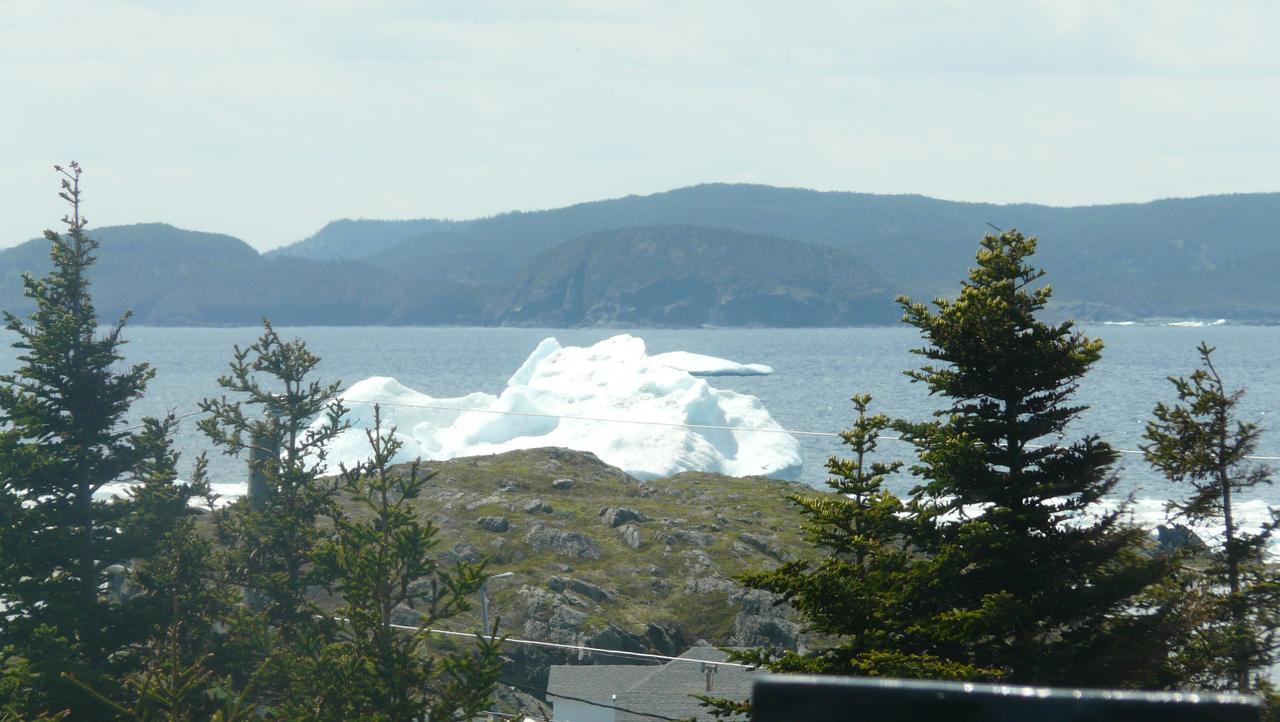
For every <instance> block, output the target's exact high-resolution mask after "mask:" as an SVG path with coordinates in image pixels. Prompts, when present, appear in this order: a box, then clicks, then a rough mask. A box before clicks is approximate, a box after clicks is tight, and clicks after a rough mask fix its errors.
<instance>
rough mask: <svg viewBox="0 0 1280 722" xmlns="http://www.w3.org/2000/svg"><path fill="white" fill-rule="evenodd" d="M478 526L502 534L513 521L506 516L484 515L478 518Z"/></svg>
mask: <svg viewBox="0 0 1280 722" xmlns="http://www.w3.org/2000/svg"><path fill="white" fill-rule="evenodd" d="M476 526H478V527H480V528H481V529H484V530H485V531H491V532H494V533H496V534H501V533H503V532H505V531H507V530H508V529H510V528H511V522H510V521H508V520H507V518H506V517H505V516H482V517H480V518H479V519H476Z"/></svg>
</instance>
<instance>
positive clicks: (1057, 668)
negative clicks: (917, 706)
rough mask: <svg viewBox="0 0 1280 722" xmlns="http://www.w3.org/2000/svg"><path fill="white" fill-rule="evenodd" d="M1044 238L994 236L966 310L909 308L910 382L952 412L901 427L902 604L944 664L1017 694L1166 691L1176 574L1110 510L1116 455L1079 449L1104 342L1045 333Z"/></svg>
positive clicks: (1089, 442) (1049, 329)
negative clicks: (907, 486) (905, 456)
mask: <svg viewBox="0 0 1280 722" xmlns="http://www.w3.org/2000/svg"><path fill="white" fill-rule="evenodd" d="M1035 248H1036V241H1035V239H1034V238H1025V237H1023V235H1022V234H1020V233H1018V232H1016V231H1013V232H1007V233H1001V234H1000V235H998V236H995V235H988V236H987V237H985V238H984V239H983V241H982V244H981V248H980V249H979V251H978V254H977V264H976V266H975V267H973V268H972V269H971V270H970V272H969V277H968V279H967V280H965V281H964V282H963V283H962V287H961V291H960V295H959V297H958V298H956V299H954V300H947V299H937V300H935V301H934V302H933V308H932V309H931V308H930V307H929V306H927V305H926V304H923V303H916V302H912V301H911V300H910V299H907V298H900V299H899V303H901V304H902V306H903V308H904V311H905V315H904V320H905V321H906V322H907V323H909V324H911V325H912V326H915V327H916V328H918V329H919V330H920V332H921V334H922V336H923V338H924V341H925V345H924V346H922V347H921V348H917V349H914V352H915V353H917V354H919V355H921V356H923V357H925V358H926V359H927V360H928V361H929V363H928V364H926V365H924V366H923V367H921V368H919V369H916V370H912V371H908V372H907V375H908V376H909V377H910V378H911V379H912V381H914V382H918V383H921V384H924V385H925V386H926V387H927V388H928V389H929V392H930V394H933V395H937V396H939V397H941V398H942V399H944V400H945V407H944V408H943V409H941V410H940V411H938V412H937V413H936V414H935V417H936V418H935V420H933V421H931V422H925V423H915V424H902V425H901V427H900V428H901V430H902V431H903V432H904V433H905V434H906V435H907V437H908V438H909V439H910V440H911V441H912V443H913V444H914V445H915V447H916V450H917V454H918V459H919V462H918V463H917V464H916V465H915V466H914V467H913V468H912V472H913V473H914V474H916V475H918V476H919V477H921V479H922V483H921V484H920V485H919V486H918V487H917V488H915V489H914V490H913V491H912V508H911V513H912V515H913V516H914V517H915V521H916V522H917V524H915V525H913V526H912V527H911V530H912V531H911V539H910V541H911V545H912V547H913V549H914V550H915V551H916V552H917V553H918V554H920V555H921V557H922V558H924V559H927V564H921V565H917V566H916V567H915V568H913V570H912V573H911V574H910V576H909V580H908V581H905V582H904V585H903V586H904V588H903V590H902V592H901V594H903V595H904V596H905V597H906V598H909V599H911V600H912V603H913V604H915V605H918V606H917V609H918V610H919V611H921V612H927V613H928V614H929V615H931V616H932V619H933V621H932V623H931V624H930V625H928V626H927V628H926V629H924V630H923V633H924V634H926V635H928V636H930V637H932V643H931V648H930V651H932V653H934V654H936V655H937V656H939V657H941V658H944V659H948V660H952V661H954V662H957V663H961V664H965V665H971V666H973V667H978V668H984V669H992V670H997V671H998V677H999V678H1000V679H1003V680H1007V681H1012V682H1032V683H1043V684H1058V685H1094V686H1108V687H1111V686H1131V685H1163V684H1168V683H1170V682H1171V681H1172V680H1170V679H1169V678H1168V677H1167V676H1166V673H1167V660H1168V657H1169V646H1168V645H1169V644H1170V638H1171V635H1172V634H1174V630H1173V629H1172V628H1171V627H1170V626H1168V625H1169V624H1170V623H1171V620H1172V619H1173V616H1176V615H1169V614H1167V610H1166V609H1165V608H1164V607H1163V606H1161V605H1159V604H1157V603H1156V602H1155V601H1153V600H1154V597H1153V596H1152V595H1151V593H1152V592H1154V591H1157V590H1158V589H1160V585H1161V584H1162V583H1163V582H1164V581H1165V580H1167V578H1168V566H1169V565H1168V562H1167V560H1164V559H1159V558H1155V559H1152V558H1149V557H1144V556H1143V555H1142V554H1140V553H1139V551H1140V547H1141V545H1142V543H1143V536H1144V532H1142V531H1141V530H1140V529H1138V528H1135V527H1132V526H1129V525H1126V524H1124V523H1122V519H1123V509H1122V508H1120V509H1112V510H1110V511H1107V510H1106V508H1105V507H1104V505H1103V504H1101V503H1100V502H1102V501H1103V500H1104V498H1106V497H1107V496H1108V495H1109V494H1111V492H1112V491H1113V490H1114V488H1115V485H1116V482H1117V479H1116V477H1115V475H1114V474H1113V472H1112V464H1113V463H1114V461H1115V459H1116V452H1115V451H1113V450H1112V449H1111V447H1110V446H1109V445H1107V444H1106V443H1105V442H1103V441H1101V440H1099V439H1098V438H1097V437H1096V436H1084V437H1083V438H1079V439H1076V440H1073V441H1069V440H1066V439H1065V436H1066V430H1067V426H1068V424H1069V423H1070V422H1071V421H1072V420H1073V419H1075V418H1077V417H1078V416H1079V414H1080V412H1081V411H1083V408H1084V407H1082V406H1080V405H1078V404H1075V403H1073V402H1072V396H1073V394H1074V393H1075V391H1076V389H1077V384H1078V382H1079V380H1080V379H1081V377H1083V376H1084V375H1085V373H1086V372H1087V371H1088V370H1089V368H1090V367H1091V366H1092V365H1093V364H1094V363H1095V362H1096V361H1097V360H1098V358H1099V356H1100V353H1101V350H1102V343H1101V342H1100V341H1098V340H1096V339H1090V338H1087V337H1085V336H1084V335H1083V334H1082V333H1081V332H1080V331H1079V330H1077V329H1076V328H1075V326H1074V324H1072V323H1071V322H1069V321H1068V322H1063V323H1056V324H1051V323H1047V322H1045V321H1043V320H1041V319H1040V318H1039V316H1040V315H1041V313H1042V311H1043V310H1044V307H1045V304H1046V303H1047V302H1048V300H1049V298H1050V289H1049V288H1048V287H1047V286H1039V287H1035V284H1036V283H1037V281H1039V280H1040V279H1041V278H1042V277H1043V275H1044V272H1043V271H1041V270H1039V269H1036V268H1034V267H1032V266H1030V265H1028V262H1027V261H1028V259H1029V258H1030V257H1031V255H1032V254H1033V253H1034V252H1035Z"/></svg>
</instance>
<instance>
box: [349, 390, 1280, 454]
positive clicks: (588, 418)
mask: <svg viewBox="0 0 1280 722" xmlns="http://www.w3.org/2000/svg"><path fill="white" fill-rule="evenodd" d="M339 400H340V401H341V402H342V403H346V404H367V405H370V406H375V405H376V406H396V407H400V408H406V409H426V410H429V411H452V412H454V413H459V414H469V413H474V414H501V415H504V416H529V417H534V418H540V419H564V420H572V421H590V422H596V423H606V424H642V425H645V426H669V427H674V428H680V429H697V430H705V431H736V432H743V433H762V434H790V435H792V436H816V437H822V438H830V439H843V438H844V436H843V435H841V434H839V433H834V432H830V431H800V430H796V429H784V428H782V427H777V428H771V427H762V428H751V427H745V426H717V425H714V424H682V423H680V422H678V421H649V420H645V419H616V418H607V417H597V416H572V415H567V414H543V413H536V412H532V411H506V410H501V409H460V408H457V407H453V406H439V405H436V404H406V403H403V402H400V401H366V400H363V399H359V400H357V399H339ZM876 439H877V440H878V441H906V439H904V438H903V437H901V436H885V435H881V436H877V437H876ZM1050 446H1053V445H1052V444H1027V445H1026V446H1025V447H1024V448H1028V449H1046V448H1049V447H1050ZM1111 450H1112V451H1114V452H1116V453H1117V454H1144V453H1146V452H1144V451H1142V450H1141V449H1116V448H1112V449H1111ZM1245 458H1246V459H1251V460H1254V461H1280V456H1258V455H1253V456H1246V457H1245Z"/></svg>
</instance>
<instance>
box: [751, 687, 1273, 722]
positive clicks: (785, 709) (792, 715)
mask: <svg viewBox="0 0 1280 722" xmlns="http://www.w3.org/2000/svg"><path fill="white" fill-rule="evenodd" d="M752 707H753V713H752V719H753V720H754V721H755V722H818V721H820V720H835V721H839V720H849V721H852V720H859V722H863V721H865V722H879V721H880V720H885V721H886V722H888V721H892V722H899V721H908V720H939V721H940V722H1104V721H1105V722H1191V721H1192V720H1194V721H1195V722H1257V721H1258V720H1260V719H1262V708H1261V706H1260V704H1259V702H1258V700H1257V699H1256V698H1254V697H1249V696H1245V695H1239V694H1224V693H1219V692H1135V691H1129V690H1124V691H1121V690H1073V689H1056V688H1049V687H1021V686H1013V685H1010V686H1005V685H989V684H965V683H957V682H920V681H905V680H885V679H850V678H846V677H801V676H782V675H767V676H764V677H762V678H760V679H759V680H757V681H756V683H755V689H754V692H753V693H752Z"/></svg>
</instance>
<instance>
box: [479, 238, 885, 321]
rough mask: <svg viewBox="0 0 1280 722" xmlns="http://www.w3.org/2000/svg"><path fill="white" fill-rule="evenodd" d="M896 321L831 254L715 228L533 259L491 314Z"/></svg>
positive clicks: (857, 274) (877, 292)
mask: <svg viewBox="0 0 1280 722" xmlns="http://www.w3.org/2000/svg"><path fill="white" fill-rule="evenodd" d="M900 315H901V313H900V311H898V309H897V307H896V306H895V304H894V303H893V297H892V295H891V294H890V293H889V291H888V290H887V288H886V286H885V283H884V279H882V278H880V277H879V276H878V275H877V274H876V273H875V272H873V271H869V270H867V269H866V268H864V267H863V266H862V265H861V264H859V263H858V262H857V260H855V259H854V258H853V257H851V256H849V255H848V254H845V253H843V252H841V251H837V250H835V249H833V248H828V247H823V246H816V245H813V244H808V243H800V242H798V241H788V240H784V239H781V238H775V237H772V236H762V235H753V234H744V233H738V232H735V231H727V230H724V229H717V228H698V227H692V226H656V227H643V228H625V229H621V230H616V231H604V232H600V233H591V234H587V235H585V236H581V237H579V238H576V239H574V240H571V241H566V242H565V243H562V244H560V245H558V246H555V247H554V248H552V249H550V250H547V251H544V252H543V253H541V254H539V255H538V256H536V257H535V258H534V259H533V260H531V261H530V262H529V264H528V265H527V266H526V267H525V270H524V271H523V272H521V274H520V276H519V277H518V278H517V279H516V281H515V282H514V284H513V288H512V291H511V293H510V295H509V297H508V298H506V299H505V300H504V301H503V302H502V303H500V305H498V306H497V307H495V309H494V310H493V311H492V312H491V314H490V316H489V318H490V319H491V320H492V321H494V322H496V323H499V324H509V325H526V326H580V325H594V326H599V325H610V326H617V325H632V326H702V325H716V326H846V325H857V324H876V323H879V324H887V323H892V322H894V321H896V320H897V319H898V317H899V316H900Z"/></svg>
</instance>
